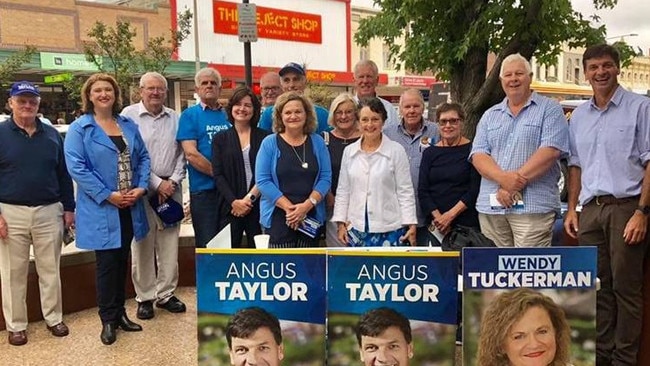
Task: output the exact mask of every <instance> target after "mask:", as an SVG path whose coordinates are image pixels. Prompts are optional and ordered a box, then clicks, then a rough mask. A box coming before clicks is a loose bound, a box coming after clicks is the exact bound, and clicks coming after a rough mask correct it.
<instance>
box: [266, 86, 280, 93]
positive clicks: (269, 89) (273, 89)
mask: <svg viewBox="0 0 650 366" xmlns="http://www.w3.org/2000/svg"><path fill="white" fill-rule="evenodd" d="M278 90H280V87H279V86H265V87H263V88H262V91H263V92H270V91H278Z"/></svg>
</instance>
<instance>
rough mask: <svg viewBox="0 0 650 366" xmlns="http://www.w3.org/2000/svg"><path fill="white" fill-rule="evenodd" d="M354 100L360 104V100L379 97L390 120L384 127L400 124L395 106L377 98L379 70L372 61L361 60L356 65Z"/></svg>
mask: <svg viewBox="0 0 650 366" xmlns="http://www.w3.org/2000/svg"><path fill="white" fill-rule="evenodd" d="M353 72H354V99H355V100H356V101H357V103H359V99H361V98H367V97H377V99H379V100H380V101H381V104H383V105H384V108H386V112H387V113H388V118H387V119H386V122H385V123H384V126H390V125H393V124H395V125H396V124H398V123H399V116H398V115H397V110H395V107H394V106H393V104H392V103H391V102H389V101H387V100H386V99H383V98H379V97H378V96H377V84H378V83H379V68H378V67H377V64H376V63H375V62H374V61H372V60H361V61H359V62H357V64H356V65H354V70H353Z"/></svg>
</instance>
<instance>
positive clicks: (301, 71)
mask: <svg viewBox="0 0 650 366" xmlns="http://www.w3.org/2000/svg"><path fill="white" fill-rule="evenodd" d="M288 72H295V73H296V74H298V75H303V76H305V75H306V74H305V68H303V67H302V66H300V64H297V63H295V62H289V63H288V64H286V65H284V67H283V68H281V69H280V72H279V74H280V76H284V74H286V73H288Z"/></svg>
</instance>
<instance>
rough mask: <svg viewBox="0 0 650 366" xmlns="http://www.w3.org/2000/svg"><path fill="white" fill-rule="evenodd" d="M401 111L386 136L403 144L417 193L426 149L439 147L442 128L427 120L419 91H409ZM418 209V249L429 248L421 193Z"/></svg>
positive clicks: (405, 92)
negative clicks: (439, 128) (421, 206)
mask: <svg viewBox="0 0 650 366" xmlns="http://www.w3.org/2000/svg"><path fill="white" fill-rule="evenodd" d="M399 109H400V114H401V115H402V120H401V121H400V123H397V124H395V123H393V124H389V123H388V121H386V123H385V124H384V130H383V132H384V134H385V135H386V136H388V138H390V139H391V140H393V141H395V142H397V143H398V144H400V145H402V147H403V148H404V150H405V151H406V155H407V156H408V158H409V168H410V172H411V181H412V182H413V190H414V192H417V191H418V180H419V179H420V162H421V161H422V153H423V152H424V150H425V149H426V148H428V147H429V146H431V145H435V144H436V142H438V140H439V139H440V135H439V133H438V127H437V126H436V125H435V124H434V123H432V122H429V121H427V120H425V119H424V117H423V116H422V113H424V98H423V97H422V94H421V93H420V91H419V90H417V89H407V90H405V91H404V92H403V93H402V95H401V96H400V98H399ZM415 207H416V211H417V216H418V225H417V226H418V227H417V233H416V241H417V244H418V246H428V245H429V231H428V229H427V224H428V223H427V222H426V217H427V215H426V214H424V213H422V210H421V209H420V204H419V200H418V198H417V194H416V195H415Z"/></svg>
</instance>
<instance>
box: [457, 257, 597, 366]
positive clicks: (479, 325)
mask: <svg viewBox="0 0 650 366" xmlns="http://www.w3.org/2000/svg"><path fill="white" fill-rule="evenodd" d="M596 258H597V249H596V247H586V246H585V247H543V248H542V247H529V248H465V249H464V250H463V271H464V272H463V325H464V326H463V361H464V362H465V364H466V365H474V364H478V363H484V364H487V363H489V362H492V361H489V360H486V359H485V358H486V357H488V356H486V355H487V354H489V353H490V352H484V353H481V354H480V355H479V353H480V352H479V348H480V345H483V347H485V349H491V348H490V345H501V344H508V345H509V346H508V347H510V348H507V347H506V346H504V347H506V349H512V348H513V347H514V346H515V345H516V344H524V343H526V342H528V340H530V339H533V338H535V339H537V340H540V339H542V338H543V336H542V335H546V334H564V338H562V339H565V338H570V341H571V345H570V347H569V346H568V345H567V344H564V343H562V342H557V343H556V340H555V339H554V338H553V337H555V336H553V337H550V338H548V337H547V338H548V339H547V340H546V341H540V342H539V343H533V342H528V343H526V344H529V345H530V347H531V348H526V350H528V351H527V352H528V356H529V358H530V359H531V360H532V359H536V360H537V362H539V363H540V364H551V363H554V362H551V361H552V360H553V359H554V357H556V355H560V354H568V356H569V361H570V362H568V363H567V364H575V365H593V364H594V363H595V354H594V349H593V346H592V345H593V344H595V342H596V285H597V278H596V273H597V272H596V263H597V260H596ZM542 296H543V297H542ZM542 298H543V299H546V300H543V301H542V300H540V299H542ZM531 304H532V305H531ZM536 309H537V310H536ZM539 309H543V310H544V311H542V312H540V311H539ZM553 309H561V310H560V311H556V310H553ZM535 311H537V312H535ZM540 313H543V314H545V315H544V316H545V317H546V318H548V319H550V320H549V322H550V323H551V324H553V325H552V326H551V328H553V329H549V328H548V326H547V325H546V320H545V319H546V318H544V316H540V317H537V318H534V315H535V314H540ZM494 314H502V316H501V317H495V316H493V315H494ZM551 314H552V315H551ZM552 317H555V318H552ZM533 318H534V319H533ZM560 318H563V319H562V320H560ZM523 319H525V320H523ZM531 319H533V320H531ZM565 320H566V321H565ZM560 324H567V325H568V330H567V327H566V326H564V327H563V328H562V329H556V328H555V327H556V325H559V326H561V325H560ZM508 327H509V328H508ZM563 329H564V330H563ZM533 333H534V334H535V336H534V337H533V336H532V335H531V334H533ZM567 334H569V335H567ZM542 343H544V344H546V346H549V347H548V348H543V347H542V346H540V344H542ZM535 344H536V345H537V346H535ZM551 344H552V345H553V346H552V347H551V346H550V345H551ZM546 346H544V347H546ZM494 347H497V346H494ZM532 347H537V348H535V349H533V348H532ZM567 348H568V349H567ZM504 352H505V351H504ZM510 356H511V355H510V354H508V357H510ZM479 357H480V358H481V359H478V358H479ZM555 363H557V362H555ZM560 363H562V364H565V363H566V362H560Z"/></svg>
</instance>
